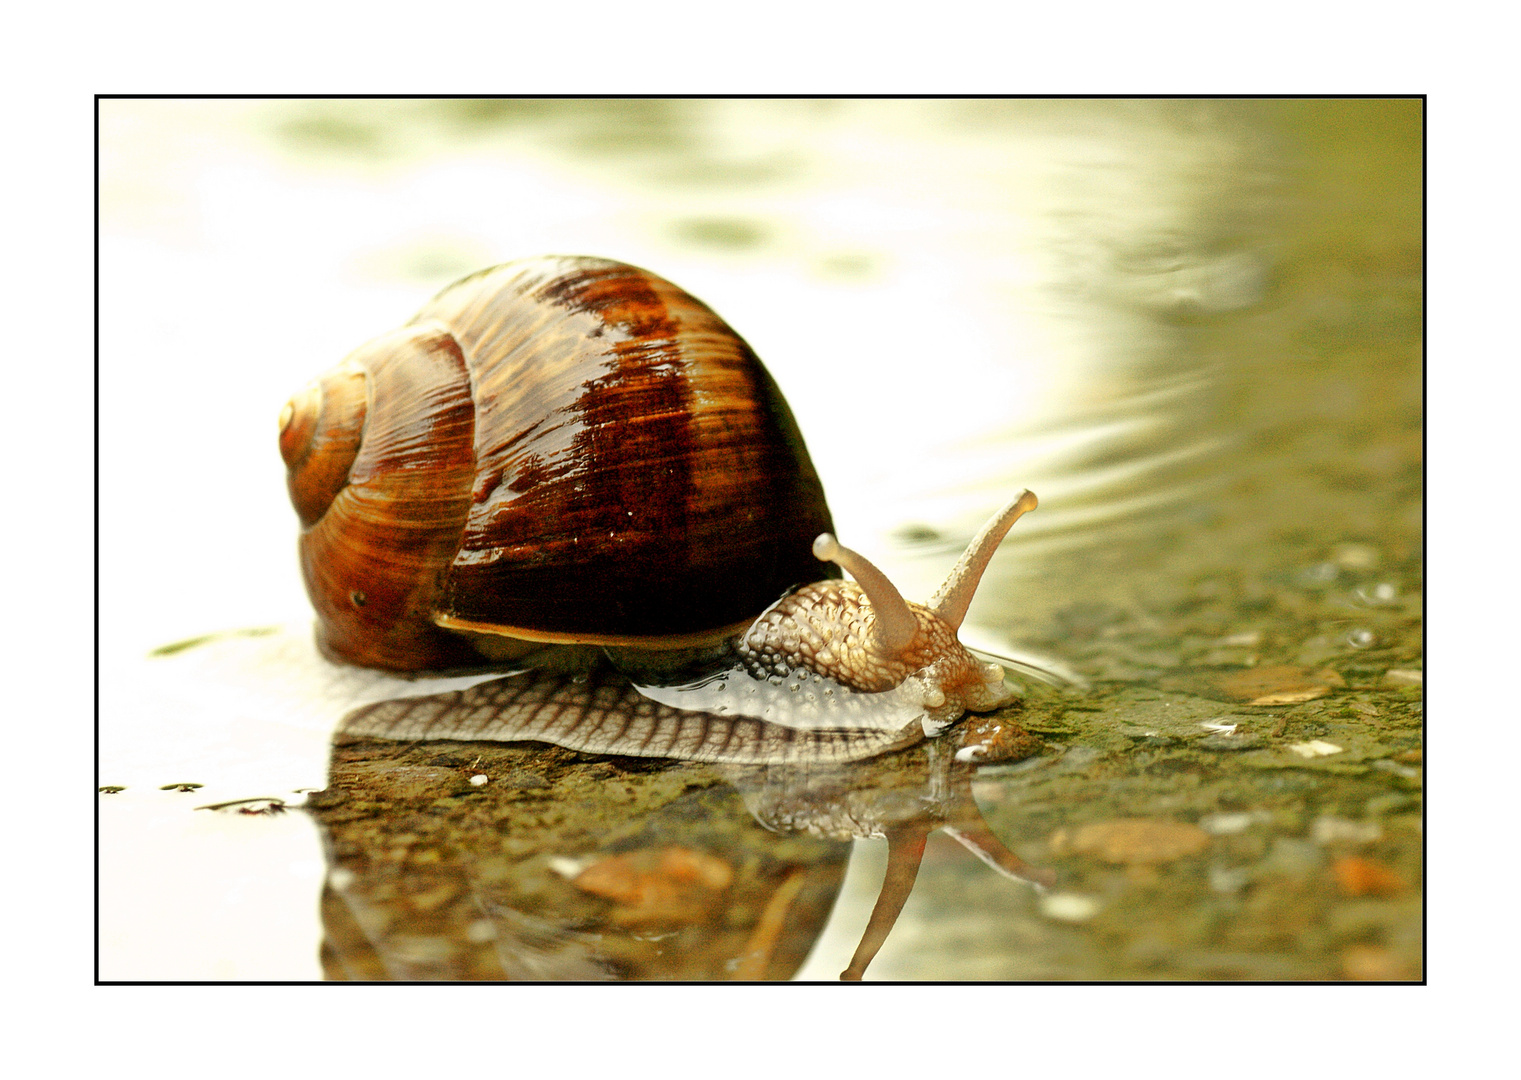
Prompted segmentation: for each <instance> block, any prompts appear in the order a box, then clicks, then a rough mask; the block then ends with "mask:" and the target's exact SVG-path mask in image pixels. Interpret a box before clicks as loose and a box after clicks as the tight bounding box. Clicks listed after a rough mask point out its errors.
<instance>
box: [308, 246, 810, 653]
mask: <svg viewBox="0 0 1521 1080" xmlns="http://www.w3.org/2000/svg"><path fill="white" fill-rule="evenodd" d="M280 445H281V452H282V455H283V456H284V458H285V461H286V464H287V466H288V468H289V486H290V490H291V499H292V502H293V504H294V505H295V507H296V510H297V513H298V515H299V516H300V517H301V521H302V525H303V533H302V538H301V564H302V571H303V574H304V576H305V580H306V584H307V589H308V592H309V593H310V595H311V598H312V602H313V605H314V607H315V608H316V610H317V613H318V621H319V641H320V643H321V645H322V647H323V650H324V651H325V652H326V653H328V654H329V655H330V656H333V657H334V658H337V659H341V660H345V661H349V662H352V663H357V664H362V665H366V666H372V667H382V668H390V669H394V670H427V669H441V668H449V667H457V666H468V665H470V664H473V663H479V662H480V660H481V655H480V654H479V653H478V652H477V651H476V650H475V649H474V647H473V646H472V645H471V643H470V642H471V637H470V635H471V634H472V633H485V634H489V635H500V636H504V637H508V638H518V639H525V640H530V641H550V642H590V643H595V644H634V645H643V646H647V647H655V648H659V647H679V646H682V645H693V644H700V643H705V642H708V641H716V640H718V639H720V638H722V637H724V636H725V635H727V634H732V633H735V632H737V631H738V630H739V629H741V628H742V627H743V625H745V624H748V623H749V622H750V621H751V620H753V619H754V618H755V617H756V616H758V615H759V614H760V613H761V612H762V611H763V610H765V609H766V607H767V606H768V605H769V604H771V603H773V602H774V601H775V600H776V599H777V598H778V597H779V596H781V595H783V594H784V593H786V592H787V591H788V590H790V589H792V588H794V587H796V586H798V585H801V584H805V583H808V582H812V581H817V580H820V579H822V578H827V577H838V576H839V573H840V572H839V570H838V568H836V567H834V566H833V565H831V564H821V563H820V562H818V561H817V560H815V559H814V557H813V555H812V553H811V551H810V544H811V542H812V541H813V539H814V537H816V536H817V535H818V534H819V533H821V532H828V531H830V530H831V528H832V522H831V519H830V515H829V510H828V507H827V505H826V504H825V501H824V492H823V487H822V485H821V484H820V482H819V478H818V474H817V473H816V472H815V470H814V468H813V464H812V462H811V461H810V460H809V457H808V452H807V449H806V447H805V446H804V444H803V438H802V435H801V433H800V432H799V431H798V428H797V424H796V422H795V421H794V420H793V418H792V414H791V412H790V411H789V409H788V408H787V404H786V402H785V401H784V400H783V399H782V396H781V393H780V392H779V391H778V389H777V387H776V384H775V383H774V382H773V381H772V379H771V377H770V375H769V374H768V373H767V372H766V369H765V368H764V367H763V366H762V364H761V362H760V360H759V359H758V358H757V357H756V355H755V353H754V352H753V351H752V350H751V349H750V347H749V346H748V345H747V344H746V343H745V341H744V340H743V339H742V338H741V337H740V336H739V335H738V334H736V333H735V332H734V331H733V330H732V329H731V328H730V327H729V326H728V325H727V324H726V323H725V322H724V321H723V320H722V319H720V318H719V317H718V316H717V315H716V314H714V313H713V311H712V310H710V309H709V308H708V307H707V306H706V305H704V304H703V303H702V302H701V301H699V300H697V299H695V298H694V297H692V296H690V295H689V294H687V293H685V292H683V291H682V290H681V289H679V288H677V287H676V286H675V285H672V284H671V283H670V282H668V281H665V280H664V279H662V278H660V277H657V276H656V275H654V274H651V273H649V272H648V271H645V270H641V269H638V268H637V267H633V266H628V265H625V264H623V263H618V262H613V261H610V260H607V259H596V258H586V257H545V258H537V259H528V260H523V261H519V262H513V263H507V264H504V265H502V266H497V267H494V268H492V269H489V270H484V271H481V272H480V273H477V274H473V275H471V276H470V277H467V278H465V279H463V280H461V281H459V282H456V283H455V284H453V285H451V286H449V287H448V288H446V289H445V290H444V291H443V292H441V293H439V294H438V296H436V297H435V298H434V299H433V300H432V301H431V302H430V303H429V304H428V305H427V306H426V307H424V308H423V309H422V311H420V312H419V313H418V314H417V316H416V317H415V318H413V319H412V320H411V322H409V323H408V324H407V325H405V326H403V327H401V328H400V329H398V330H395V331H392V332H391V333H389V334H386V335H383V336H382V337H380V338H377V339H375V340H374V341H371V342H370V343H368V344H367V345H364V346H362V347H361V348H360V349H358V350H356V351H355V352H354V353H353V354H351V355H350V356H349V357H348V358H347V359H346V360H345V361H344V362H343V363H342V364H340V365H339V366H338V367H337V368H335V369H333V371H331V372H329V373H328V374H327V375H326V376H324V377H323V378H322V379H320V380H319V381H318V382H317V383H314V384H313V385H312V386H311V387H308V388H307V389H306V390H305V391H303V392H302V393H301V394H298V395H297V396H296V397H295V398H294V399H292V401H291V403H290V404H289V405H288V406H287V407H286V412H285V414H284V415H283V417H282V425H281V438H280ZM456 631H463V632H464V633H457V632H456Z"/></svg>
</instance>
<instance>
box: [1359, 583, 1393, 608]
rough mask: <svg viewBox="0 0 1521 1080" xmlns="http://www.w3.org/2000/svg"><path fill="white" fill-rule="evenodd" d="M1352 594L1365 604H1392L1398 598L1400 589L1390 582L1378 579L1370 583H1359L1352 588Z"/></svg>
mask: <svg viewBox="0 0 1521 1080" xmlns="http://www.w3.org/2000/svg"><path fill="white" fill-rule="evenodd" d="M1353 595H1355V596H1356V597H1357V598H1358V599H1359V600H1361V601H1362V602H1363V603H1365V604H1372V605H1379V604H1392V603H1394V602H1395V601H1396V600H1398V599H1399V595H1400V591H1399V589H1398V587H1396V586H1395V585H1393V584H1392V583H1390V582H1387V581H1380V582H1377V583H1375V584H1372V585H1359V586H1358V587H1357V588H1356V589H1354V590H1353Z"/></svg>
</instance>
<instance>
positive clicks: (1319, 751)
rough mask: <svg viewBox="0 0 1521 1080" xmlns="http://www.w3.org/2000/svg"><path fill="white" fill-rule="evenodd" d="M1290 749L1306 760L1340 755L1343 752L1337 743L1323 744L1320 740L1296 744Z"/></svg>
mask: <svg viewBox="0 0 1521 1080" xmlns="http://www.w3.org/2000/svg"><path fill="white" fill-rule="evenodd" d="M1289 749H1290V750H1292V751H1294V753H1296V754H1298V755H1299V756H1300V757H1304V758H1314V757H1326V756H1328V755H1330V754H1340V753H1341V752H1342V748H1341V747H1339V746H1337V745H1336V744H1335V743H1328V742H1322V741H1321V740H1319V739H1312V740H1311V741H1309V742H1301V743H1294V744H1293V745H1292V746H1290V747H1289Z"/></svg>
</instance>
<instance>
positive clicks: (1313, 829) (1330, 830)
mask: <svg viewBox="0 0 1521 1080" xmlns="http://www.w3.org/2000/svg"><path fill="white" fill-rule="evenodd" d="M1383 835H1384V830H1383V829H1382V828H1380V827H1379V824H1378V822H1376V821H1352V820H1350V819H1348V818H1343V817H1331V816H1329V815H1328V816H1325V817H1318V818H1316V819H1315V824H1314V825H1312V826H1310V836H1311V838H1312V839H1313V840H1314V841H1315V842H1316V843H1317V844H1338V843H1347V844H1371V843H1372V842H1373V841H1375V840H1377V839H1379V838H1381V837H1382V836H1383Z"/></svg>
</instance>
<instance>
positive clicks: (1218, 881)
mask: <svg viewBox="0 0 1521 1080" xmlns="http://www.w3.org/2000/svg"><path fill="white" fill-rule="evenodd" d="M1251 879H1252V872H1251V871H1250V870H1248V869H1247V868H1246V867H1244V866H1235V867H1224V866H1212V867H1210V870H1209V887H1210V888H1211V889H1213V890H1214V891H1215V892H1217V893H1225V894H1227V895H1229V894H1230V893H1238V892H1240V891H1241V890H1242V889H1244V888H1246V886H1247V883H1248V882H1249V881H1251Z"/></svg>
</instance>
